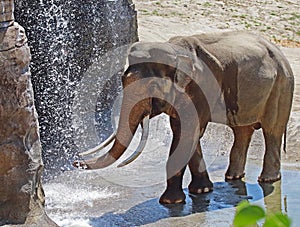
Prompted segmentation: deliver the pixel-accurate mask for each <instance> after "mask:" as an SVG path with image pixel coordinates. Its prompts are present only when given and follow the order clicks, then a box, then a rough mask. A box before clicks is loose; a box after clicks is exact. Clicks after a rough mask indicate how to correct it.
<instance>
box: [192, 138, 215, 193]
mask: <svg viewBox="0 0 300 227" xmlns="http://www.w3.org/2000/svg"><path fill="white" fill-rule="evenodd" d="M189 168H190V170H191V174H192V181H191V183H190V185H189V192H190V193H192V194H200V193H205V192H210V191H212V190H213V184H212V182H211V181H210V179H209V176H208V173H207V170H206V166H205V162H204V159H203V155H202V150H201V145H200V142H199V143H198V144H197V148H196V151H195V153H194V154H193V156H192V158H191V160H190V161H189Z"/></svg>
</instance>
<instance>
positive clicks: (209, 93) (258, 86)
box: [73, 31, 294, 203]
mask: <svg viewBox="0 0 300 227" xmlns="http://www.w3.org/2000/svg"><path fill="white" fill-rule="evenodd" d="M128 62H129V66H128V68H127V69H126V71H125V72H124V74H123V76H122V84H123V100H122V106H121V113H120V120H119V126H118V129H117V132H116V133H115V134H114V135H112V136H111V137H110V138H109V139H108V141H106V142H105V144H104V145H107V144H108V143H110V142H112V141H114V143H113V146H112V147H111V149H110V150H109V151H108V152H107V153H106V154H105V155H103V156H101V157H96V158H92V159H88V160H83V161H76V162H74V163H73V165H74V166H75V167H80V168H85V169H99V168H104V167H106V166H108V165H110V164H112V163H114V162H115V161H116V160H118V159H119V158H120V156H121V155H122V154H123V153H124V152H125V150H126V148H127V147H128V146H129V144H130V142H131V140H132V138H133V135H134V133H135V131H136V129H137V127H138V125H139V124H141V126H142V128H143V134H142V139H141V142H140V145H139V147H138V149H137V150H136V152H135V153H134V154H133V155H132V156H131V157H129V159H128V160H125V161H124V162H123V163H121V165H120V166H123V165H126V164H128V163H129V162H131V161H133V160H134V159H135V158H136V157H137V156H138V155H139V154H140V153H141V151H142V149H143V147H144V146H145V142H146V140H147V135H148V125H149V122H148V120H149V118H152V117H154V116H156V115H159V114H161V113H166V114H168V115H169V116H170V125H171V129H172V132H173V140H172V144H171V148H170V153H169V159H168V161H167V168H166V169H167V186H166V190H165V192H164V193H163V195H162V196H161V198H160V203H181V202H184V200H185V194H184V192H183V190H182V177H183V174H184V171H185V169H186V166H189V168H190V171H191V175H192V180H191V183H190V184H189V187H188V188H189V192H190V193H194V194H197V193H205V192H209V191H211V190H212V188H213V184H212V182H211V181H210V179H209V176H208V173H207V170H206V166H205V163H204V160H203V156H202V151H201V146H200V141H199V140H200V138H201V137H202V135H203V133H204V131H205V128H206V126H207V124H208V123H209V122H217V123H223V124H226V125H228V126H229V127H231V129H232V130H233V133H234V143H233V146H232V148H231V152H230V161H229V166H228V169H227V172H226V174H225V177H226V179H239V178H242V177H243V176H244V168H245V163H246V156H247V149H248V146H249V143H250V140H251V136H252V134H253V132H254V130H256V129H260V128H262V130H263V135H264V139H265V155H264V162H263V170H262V172H261V175H260V177H259V178H258V180H259V181H260V182H273V181H277V180H279V179H280V178H281V175H280V153H281V146H282V138H283V135H285V133H286V127H287V122H288V119H289V115H290V111H291V105H292V98H293V90H294V77H293V73H292V70H291V67H290V65H289V63H288V61H287V59H286V58H285V57H284V56H283V54H282V52H281V51H280V50H279V49H278V48H277V47H276V46H275V45H274V44H272V43H271V42H269V41H267V40H266V39H264V38H262V37H261V36H259V35H257V34H254V33H251V32H244V31H232V32H221V33H207V34H199V35H193V36H186V37H184V36H178V37H174V38H171V39H170V40H169V41H167V42H153V43H152V42H148V43H144V42H138V43H135V44H133V45H132V47H131V48H130V50H129V54H128ZM104 145H103V144H101V145H99V146H98V147H96V148H94V149H91V150H89V151H88V152H85V153H83V154H89V153H92V152H97V151H98V150H100V149H101V148H102V147H103V146H104Z"/></svg>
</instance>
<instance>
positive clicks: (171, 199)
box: [159, 189, 185, 204]
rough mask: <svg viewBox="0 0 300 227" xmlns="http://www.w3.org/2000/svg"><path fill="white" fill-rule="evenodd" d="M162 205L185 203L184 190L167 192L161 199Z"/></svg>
mask: <svg viewBox="0 0 300 227" xmlns="http://www.w3.org/2000/svg"><path fill="white" fill-rule="evenodd" d="M159 203H161V204H178V203H185V194H184V192H183V191H182V190H176V191H175V190H170V189H169V190H168V189H167V190H166V191H165V192H164V193H163V194H162V196H161V197H160V199H159Z"/></svg>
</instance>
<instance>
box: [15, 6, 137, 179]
mask: <svg viewBox="0 0 300 227" xmlns="http://www.w3.org/2000/svg"><path fill="white" fill-rule="evenodd" d="M15 5H16V7H15V8H16V9H15V10H16V12H15V17H16V19H17V21H18V22H19V23H20V24H21V25H22V26H23V27H25V29H26V32H27V35H28V39H29V45H30V48H31V53H32V61H31V72H32V83H33V88H34V92H35V94H36V99H35V103H36V108H37V112H38V115H39V122H40V133H41V143H42V148H43V159H44V163H45V170H46V174H47V173H49V172H52V173H53V171H61V170H67V169H69V168H70V167H71V165H70V163H71V161H72V159H73V158H75V155H76V154H77V152H78V150H79V149H85V145H79V147H78V142H77V141H75V140H76V139H74V138H75V137H76V136H75V135H74V133H76V132H75V131H74V130H75V129H74V127H73V123H72V108H73V104H74V96H75V92H74V91H75V89H76V87H77V86H78V84H79V83H80V82H81V81H82V79H83V78H84V77H85V74H86V73H87V71H88V69H89V68H90V67H91V66H92V65H93V64H94V62H95V60H96V59H99V58H101V57H102V56H103V55H105V53H107V52H108V51H111V50H113V49H114V48H117V47H120V46H122V45H126V44H130V43H132V42H135V41H137V25H136V12H135V10H134V5H133V4H132V1H131V0H118V1H106V0H105V1H104V0H100V1H99V0H91V1H85V0H76V1H75V0H67V1H66V0H55V1H40V0H33V1H27V0H16V1H15ZM125 56H126V52H123V53H120V54H119V57H118V58H112V59H110V60H107V61H106V62H104V63H103V67H98V69H97V70H96V71H95V72H94V73H95V75H96V76H98V77H101V75H100V74H101V71H103V70H104V69H103V68H104V67H105V68H106V69H107V70H108V69H109V68H111V67H113V66H114V65H116V64H118V61H120V59H125ZM100 79H101V78H100ZM106 87H107V88H106V90H105V91H103V92H102V94H100V95H99V100H98V104H97V107H95V106H94V110H93V111H95V109H97V111H98V112H99V113H100V114H99V115H101V116H102V118H101V119H96V124H98V128H99V136H100V138H101V137H105V136H107V135H105V134H106V132H105V130H103V128H107V127H108V126H107V125H103V122H105V120H103V119H105V118H106V117H107V116H108V115H109V113H107V112H105V111H107V110H110V109H111V104H112V102H113V100H114V98H115V97H116V94H117V93H118V92H119V91H120V79H119V74H117V73H116V74H115V75H114V76H113V77H112V79H111V80H110V81H107V85H106ZM107 121H108V122H109V121H110V120H107ZM105 123H106V122H105ZM100 128H101V130H100ZM109 130H111V128H109V127H108V129H107V134H109V133H110V131H109ZM103 131H104V132H103ZM101 133H102V134H101ZM103 133H104V134H103ZM94 142H95V141H94ZM97 142H99V138H98V141H97ZM93 145H94V144H92V142H89V141H86V146H93ZM47 175H48V174H47Z"/></svg>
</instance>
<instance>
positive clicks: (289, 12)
mask: <svg viewBox="0 0 300 227" xmlns="http://www.w3.org/2000/svg"><path fill="white" fill-rule="evenodd" d="M133 2H134V4H135V6H136V9H137V11H138V20H139V25H140V29H141V31H142V30H143V29H144V27H145V26H146V27H147V24H149V25H154V24H155V23H156V22H158V25H160V26H159V27H166V28H168V27H169V26H168V24H164V22H165V21H170V22H171V23H176V24H177V26H178V27H177V26H175V27H172V26H171V27H170V28H173V31H172V33H173V32H174V33H176V31H177V32H178V31H180V30H181V29H180V26H181V25H183V26H185V25H188V26H190V25H191V24H192V25H194V26H195V28H196V31H206V30H216V29H231V30H236V29H238V30H254V31H258V32H260V33H262V34H264V35H265V36H267V37H268V38H269V39H271V40H273V41H275V42H276V43H279V44H281V45H283V46H289V47H300V2H299V0H253V1H247V0H212V1H199V0H198V1H197V0H167V1H165V0H164V1H163V0H134V1H133ZM160 22H161V23H160ZM188 26H187V27H186V30H190V28H189V27H188ZM194 26H192V27H194ZM176 28H177V29H176ZM151 29H153V30H154V31H158V32H159V31H160V30H157V26H156V27H151ZM184 30H185V29H184ZM162 31H164V30H162ZM178 33H179V32H178ZM162 34H165V33H162ZM140 35H142V36H143V34H142V33H140Z"/></svg>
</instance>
